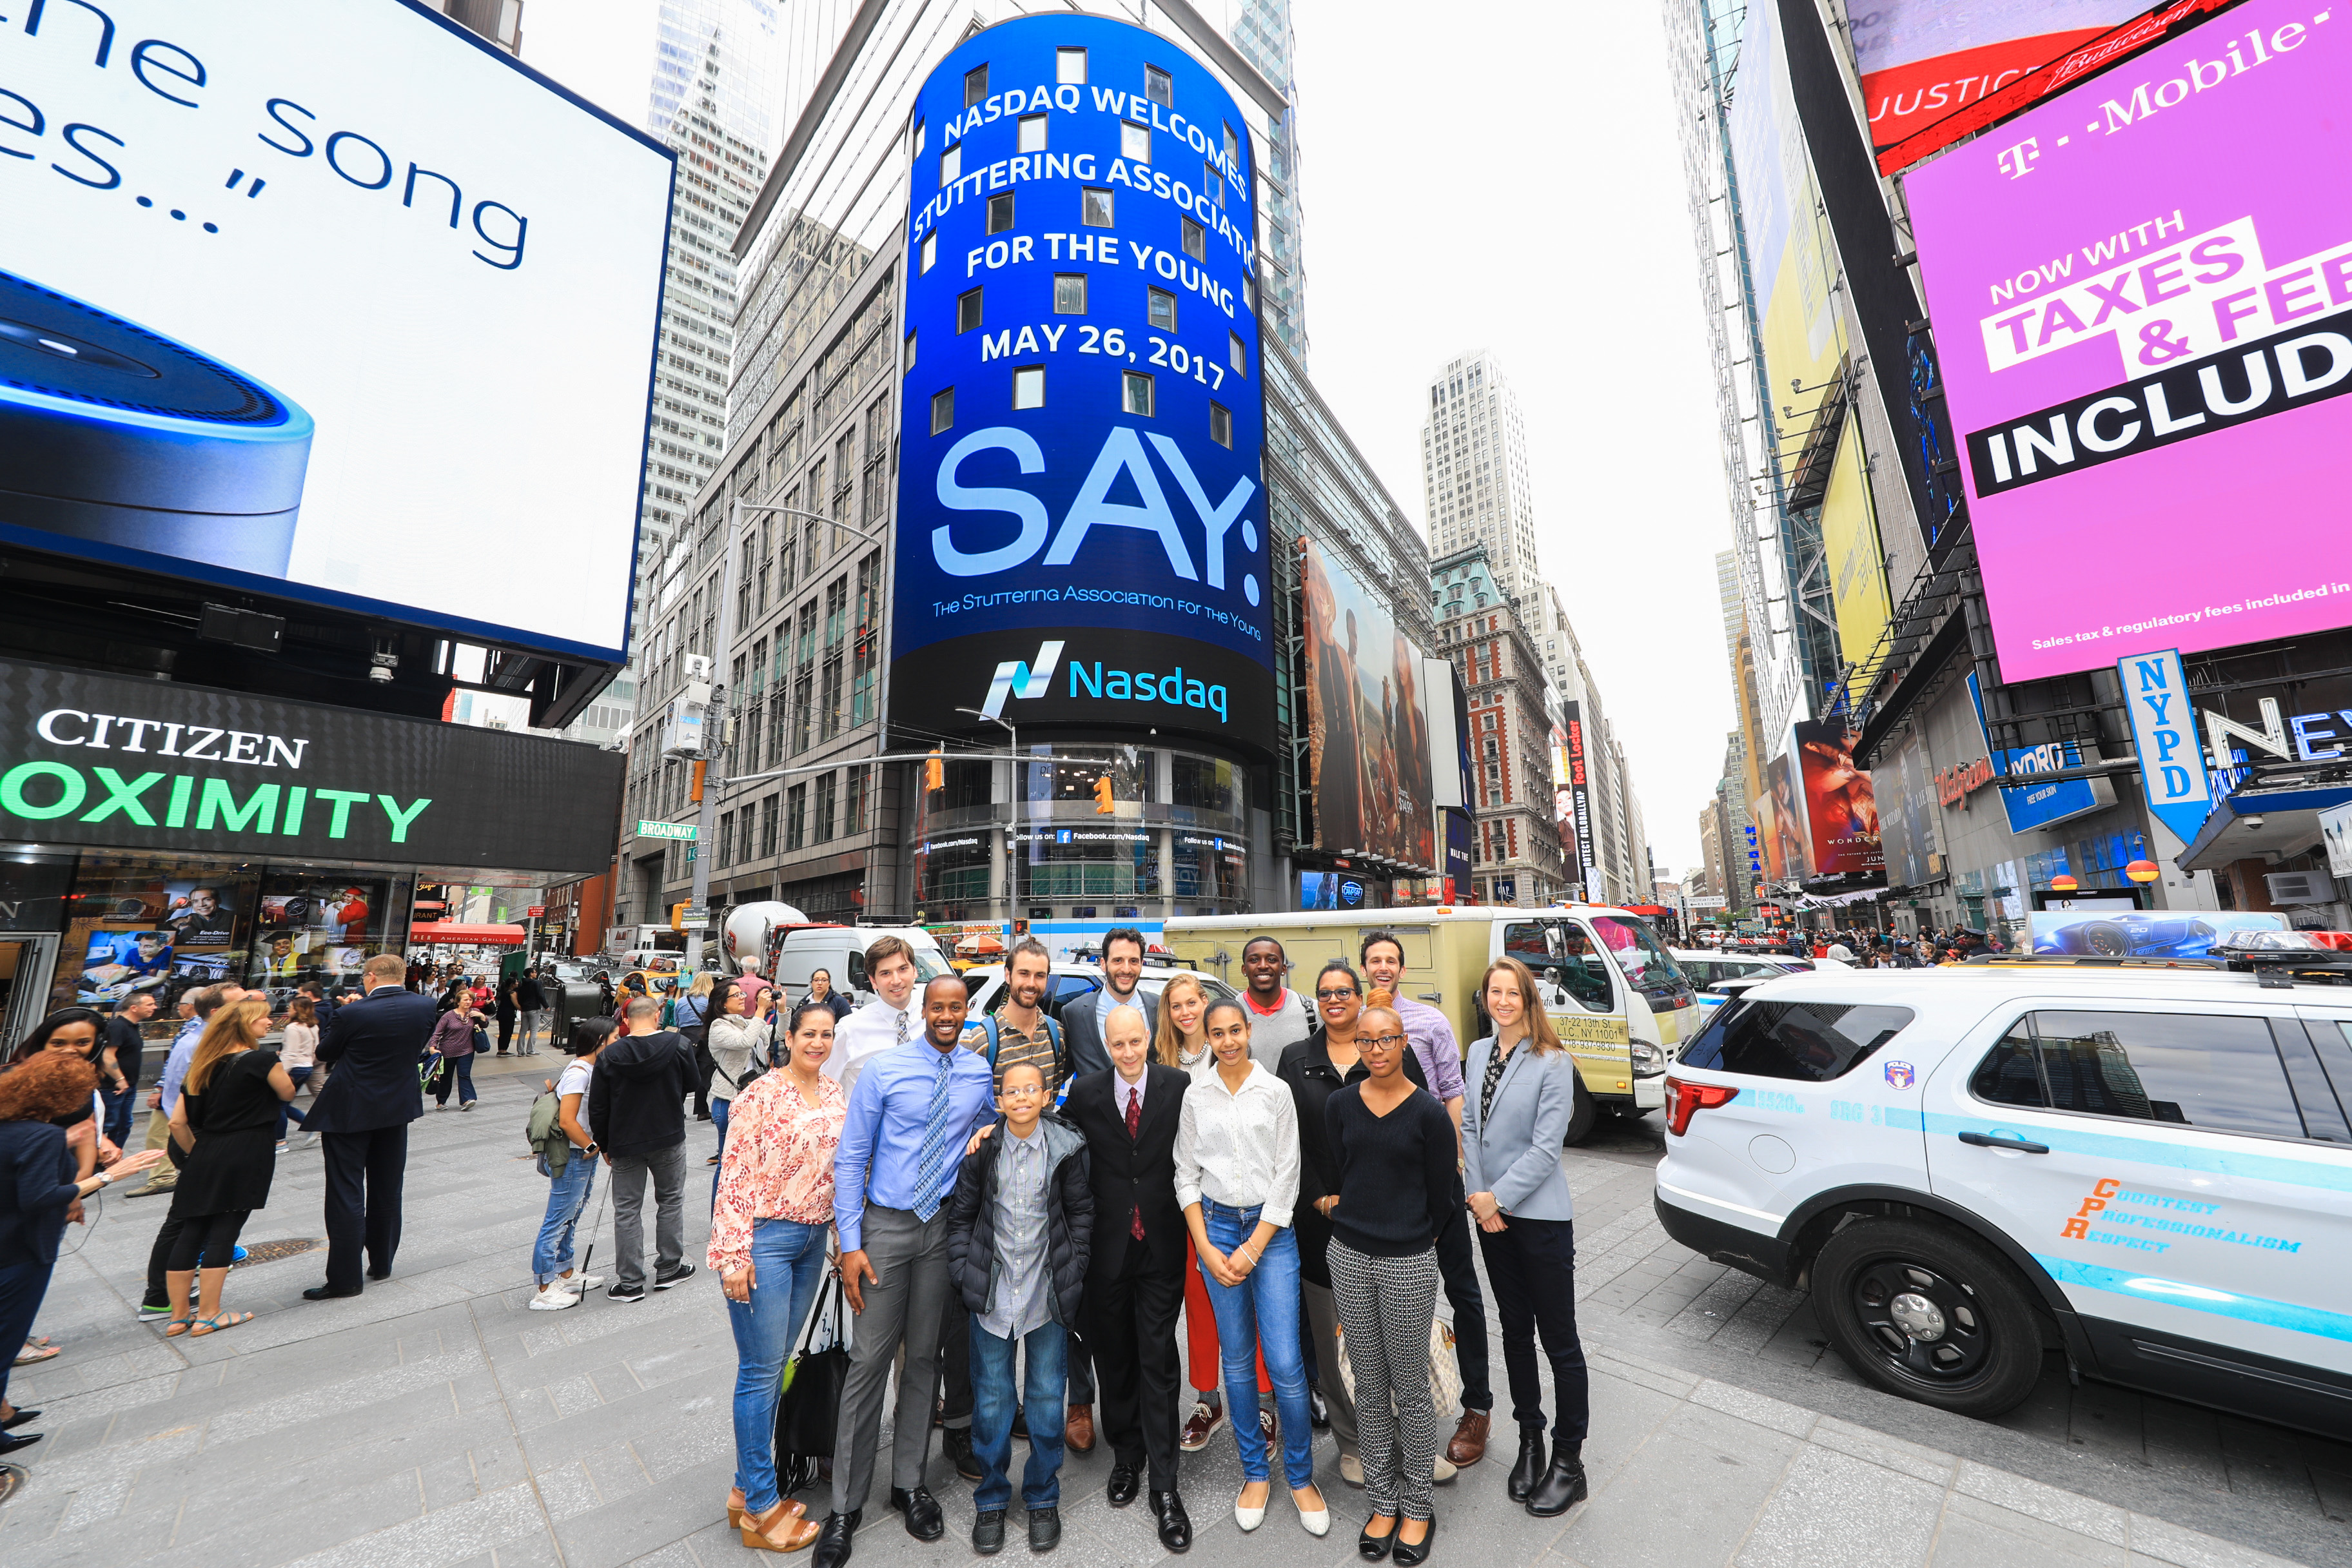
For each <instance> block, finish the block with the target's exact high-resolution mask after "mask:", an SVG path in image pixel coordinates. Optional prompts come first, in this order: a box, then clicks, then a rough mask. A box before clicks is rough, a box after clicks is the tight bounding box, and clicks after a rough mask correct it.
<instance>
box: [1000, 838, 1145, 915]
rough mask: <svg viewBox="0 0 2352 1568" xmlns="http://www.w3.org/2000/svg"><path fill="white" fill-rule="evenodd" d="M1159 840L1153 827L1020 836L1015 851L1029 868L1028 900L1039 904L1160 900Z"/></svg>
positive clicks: (1025, 895)
mask: <svg viewBox="0 0 2352 1568" xmlns="http://www.w3.org/2000/svg"><path fill="white" fill-rule="evenodd" d="M1159 839H1160V835H1159V834H1158V833H1157V832H1155V831H1153V830H1151V829H1150V828H1136V827H1116V826H1110V825H1108V824H1105V825H1104V826H1099V827H1085V826H1074V827H1047V828H1037V829H1028V830H1024V831H1022V832H1019V833H1015V834H1014V835H1013V848H1014V849H1015V850H1017V851H1019V852H1020V854H1021V858H1022V860H1023V862H1024V868H1025V872H1024V880H1025V882H1026V887H1025V888H1024V892H1023V896H1024V898H1026V899H1028V900H1033V901H1034V902H1038V903H1044V902H1046V901H1049V900H1056V901H1067V900H1074V899H1094V898H1101V899H1134V898H1157V897H1158V896H1159V895H1160V857H1159V853H1158V848H1159Z"/></svg>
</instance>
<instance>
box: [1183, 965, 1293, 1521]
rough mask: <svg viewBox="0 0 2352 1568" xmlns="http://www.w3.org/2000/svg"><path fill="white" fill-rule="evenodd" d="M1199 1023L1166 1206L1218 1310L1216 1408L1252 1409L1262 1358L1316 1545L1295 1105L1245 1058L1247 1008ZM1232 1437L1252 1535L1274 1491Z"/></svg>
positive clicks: (1238, 1512)
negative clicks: (1221, 1403) (1211, 1061)
mask: <svg viewBox="0 0 2352 1568" xmlns="http://www.w3.org/2000/svg"><path fill="white" fill-rule="evenodd" d="M1205 1022H1206V1023H1207V1026H1208V1030H1209V1049H1210V1052H1211V1054H1212V1056H1213V1058H1215V1061H1216V1070H1215V1071H1214V1072H1212V1073H1208V1074H1205V1075H1203V1076H1202V1077H1199V1078H1197V1079H1194V1081H1193V1084H1192V1089H1191V1090H1190V1091H1189V1092H1188V1093H1187V1094H1186V1095H1185V1096H1184V1106H1183V1110H1182V1111H1181V1115H1180V1116H1179V1119H1178V1121H1177V1123H1176V1201H1177V1203H1179V1204H1180V1205H1182V1206H1183V1209H1184V1223H1185V1224H1186V1225H1187V1226H1189V1227H1190V1228H1191V1230H1192V1248H1193V1250H1194V1251H1195V1252H1196V1253H1198V1254H1199V1256H1200V1260H1201V1273H1202V1277H1203V1279H1204V1280H1205V1282H1206V1284H1207V1285H1208V1288H1209V1299H1210V1301H1211V1303H1212V1305H1213V1307H1214V1309H1215V1311H1216V1319H1217V1342H1218V1348H1219V1352H1220V1355H1219V1360H1220V1362H1221V1363H1222V1365H1223V1370H1224V1377H1225V1403H1226V1405H1227V1406H1228V1407H1229V1408H1232V1409H1234V1410H1246V1409H1248V1408H1250V1406H1251V1405H1254V1404H1255V1398H1254V1397H1253V1395H1254V1394H1255V1393H1256V1388H1255V1384H1256V1382H1257V1379H1256V1377H1255V1372H1256V1363H1257V1359H1258V1357H1259V1356H1260V1355H1263V1356H1264V1357H1265V1369H1266V1373H1267V1376H1268V1377H1269V1378H1270V1379H1271V1380H1272V1382H1273V1384H1274V1394H1275V1407H1276V1414H1277V1415H1278V1417H1279V1419H1280V1421H1281V1424H1282V1447H1283V1470H1284V1472H1285V1479H1286V1480H1288V1482H1289V1483H1290V1497H1291V1500H1292V1501H1293V1502H1294V1503H1296V1504H1297V1508H1298V1522H1299V1523H1300V1524H1301V1525H1303V1526H1304V1527H1305V1528H1306V1530H1307V1533H1308V1534H1310V1535H1322V1534H1324V1533H1326V1532H1327V1531H1329V1530H1330V1528H1331V1512H1330V1510H1329V1508H1328V1506H1327V1505H1326V1504H1325V1502H1324V1500H1323V1494H1322V1492H1321V1491H1320V1490H1318V1489H1317V1487H1316V1485H1315V1456H1314V1449H1313V1447H1312V1445H1313V1442H1314V1437H1315V1433H1314V1429H1313V1427H1312V1426H1310V1425H1309V1422H1308V1419H1307V1369H1306V1364H1305V1358H1304V1357H1303V1356H1302V1355H1301V1353H1300V1351H1299V1339H1298V1331H1299V1324H1298V1302H1299V1296H1298V1245H1297V1239H1296V1237H1293V1236H1292V1234H1291V1230H1290V1211H1291V1205H1293V1204H1294V1203H1296V1202H1297V1197H1298V1110H1297V1103H1296V1101H1294V1100H1292V1098H1291V1093H1290V1089H1289V1086H1288V1085H1286V1084H1285V1083H1284V1082H1283V1081H1282V1080H1281V1079H1278V1078H1276V1077H1275V1076H1274V1074H1273V1073H1271V1072H1269V1071H1267V1070H1266V1069H1265V1068H1263V1067H1260V1066H1259V1065H1258V1064H1257V1063H1255V1062H1254V1061H1252V1060H1251V1059H1250V1048H1249V1032H1250V1021H1249V1012H1248V1010H1247V1009H1246V1008H1244V1006H1243V1005H1241V1004H1240V1003H1238V1002H1235V1001H1233V1000H1231V999H1227V1000H1224V1001H1220V1002H1213V1003H1211V1004H1210V1005H1209V1009H1208V1013H1207V1016H1206V1019H1205ZM1234 1436H1235V1438H1236V1439H1237V1440H1238V1445H1239V1447H1240V1448H1241V1458H1242V1477H1243V1482H1244V1484H1243V1487H1242V1490H1241V1495H1240V1496H1239V1497H1238V1498H1236V1499H1234V1520H1235V1521H1236V1522H1238V1523H1239V1524H1240V1525H1241V1527H1242V1528H1243V1529H1244V1530H1255V1529H1256V1528H1257V1527H1258V1526H1259V1525H1260V1524H1261V1523H1263V1522H1264V1521H1265V1503H1266V1498H1267V1496H1268V1495H1269V1494H1270V1493H1271V1492H1272V1490H1273V1481H1272V1479H1271V1478H1270V1476H1269V1475H1268V1473H1267V1470H1268V1467H1267V1464H1266V1453H1265V1445H1264V1444H1263V1443H1261V1442H1260V1441H1258V1435H1257V1434H1256V1433H1255V1432H1250V1431H1246V1430H1244V1429H1243V1428H1241V1427H1239V1426H1236V1427H1235V1428H1234Z"/></svg>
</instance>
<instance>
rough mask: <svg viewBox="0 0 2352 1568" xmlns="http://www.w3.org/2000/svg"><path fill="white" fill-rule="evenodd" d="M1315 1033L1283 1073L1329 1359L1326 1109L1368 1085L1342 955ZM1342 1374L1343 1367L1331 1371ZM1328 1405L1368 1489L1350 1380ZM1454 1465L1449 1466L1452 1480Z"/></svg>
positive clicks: (1352, 978)
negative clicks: (1294, 1114)
mask: <svg viewBox="0 0 2352 1568" xmlns="http://www.w3.org/2000/svg"><path fill="white" fill-rule="evenodd" d="M1315 1011H1316V1014H1317V1016H1318V1024H1317V1026H1316V1028H1315V1032H1314V1033H1313V1034H1310V1035H1309V1036H1307V1038H1306V1039H1304V1040H1302V1041H1300V1042H1299V1043H1297V1045H1293V1046H1286V1047H1284V1048H1283V1052H1282V1060H1281V1061H1280V1062H1279V1063H1278V1064H1277V1065H1276V1068H1275V1069H1274V1073H1275V1076H1276V1078H1278V1079H1282V1081H1283V1082H1284V1083H1285V1084H1286V1085H1287V1086H1288V1087H1289V1089H1290V1094H1291V1098H1292V1100H1295V1101H1296V1102H1297V1107H1298V1206H1297V1209H1296V1210H1295V1211H1294V1217H1293V1220H1292V1228H1293V1229H1294V1230H1295V1231H1296V1232H1297V1237H1298V1279H1299V1293H1300V1294H1301V1295H1302V1296H1303V1297H1304V1298H1305V1300H1306V1308H1307V1339H1308V1340H1309V1342H1312V1343H1313V1344H1314V1345H1315V1346H1316V1348H1317V1351H1318V1354H1319V1356H1320V1358H1321V1359H1322V1360H1324V1361H1328V1360H1329V1359H1330V1346H1331V1345H1332V1343H1333V1342H1334V1339H1335V1336H1336V1335H1337V1334H1338V1332H1339V1308H1338V1306H1337V1304H1336V1303H1334V1301H1333V1300H1332V1299H1331V1266H1330V1262H1329V1258H1328V1248H1329V1247H1330V1242H1331V1222H1330V1221H1329V1220H1328V1218H1326V1217H1325V1216H1326V1215H1328V1212H1329V1204H1328V1202H1327V1201H1326V1200H1327V1199H1329V1198H1331V1197H1332V1195H1333V1194H1336V1193H1338V1192H1339V1162H1338V1160H1337V1159H1336V1157H1335V1153H1334V1151H1333V1149H1332V1147H1331V1139H1330V1134H1329V1132H1328V1130H1327V1129H1326V1128H1325V1126H1324V1121H1323V1107H1324V1105H1325V1103H1326V1102H1327V1101H1328V1100H1330V1098H1331V1097H1332V1096H1333V1095H1334V1094H1337V1093H1338V1092H1339V1090H1340V1089H1345V1088H1348V1087H1349V1086H1351V1085H1354V1084H1359V1083H1361V1082H1363V1081H1364V1079H1365V1077H1366V1075H1367V1074H1368V1073H1369V1072H1370V1068H1367V1067H1366V1066H1365V1065H1364V1058H1363V1048H1362V1023H1363V1019H1364V1016H1365V1015H1364V988H1363V984H1362V982H1361V981H1360V980H1359V979H1358V978H1357V975H1356V972H1355V971H1354V970H1352V969H1350V968H1349V966H1348V962H1347V960H1345V959H1341V958H1335V959H1333V960H1331V962H1330V963H1327V964H1325V965H1324V966H1323V972H1322V973H1320V974H1318V975H1317V976H1316V977H1315ZM1402 1070H1403V1071H1404V1072H1405V1074H1406V1076H1407V1079H1408V1080H1409V1081H1410V1082H1411V1083H1412V1084H1413V1086H1414V1087H1416V1088H1421V1089H1426V1088H1428V1087H1429V1086H1428V1084H1427V1082H1426V1081H1425V1080H1424V1079H1423V1076H1422V1070H1421V1063H1420V1062H1419V1061H1418V1060H1417V1059H1415V1057H1414V1055H1413V1053H1412V1051H1410V1050H1408V1051H1406V1052H1405V1055H1404V1068H1403V1069H1402ZM1330 1370H1331V1371H1332V1372H1333V1373H1335V1374H1336V1373H1337V1370H1338V1369H1337V1368H1332V1369H1330ZM1322 1384H1323V1403H1324V1407H1325V1408H1326V1410H1328V1413H1329V1414H1330V1417H1331V1436H1332V1439H1333V1441H1335V1442H1336V1443H1337V1444H1338V1445H1339V1479H1341V1480H1343V1481H1346V1482H1347V1483H1348V1484H1349V1486H1351V1487H1360V1486H1362V1485H1363V1484H1364V1461H1363V1458H1362V1450H1361V1449H1360V1447H1358V1444H1357V1417H1356V1406H1355V1402H1354V1401H1353V1400H1352V1399H1350V1398H1349V1395H1348V1388H1347V1384H1346V1383H1345V1382H1344V1381H1343V1380H1342V1379H1340V1378H1339V1377H1338V1376H1337V1375H1332V1376H1327V1377H1325V1378H1324V1379H1323V1380H1322ZM1452 1473H1453V1468H1452V1467H1451V1466H1448V1467H1446V1474H1447V1475H1448V1476H1451V1475H1452Z"/></svg>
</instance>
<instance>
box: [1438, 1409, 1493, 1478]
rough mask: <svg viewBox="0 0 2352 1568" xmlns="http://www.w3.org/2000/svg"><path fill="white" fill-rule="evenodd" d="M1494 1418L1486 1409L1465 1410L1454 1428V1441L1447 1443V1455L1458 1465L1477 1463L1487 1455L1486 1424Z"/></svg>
mask: <svg viewBox="0 0 2352 1568" xmlns="http://www.w3.org/2000/svg"><path fill="white" fill-rule="evenodd" d="M1492 1419H1493V1417H1492V1416H1490V1415H1488V1414H1487V1413H1486V1411H1484V1410H1465V1411H1464V1412H1463V1413H1462V1419H1461V1421H1460V1422H1459V1423H1458V1424H1456V1425H1455V1426H1454V1441H1452V1442H1451V1443H1448V1444H1446V1445H1445V1457H1446V1458H1449V1459H1451V1460H1453V1461H1454V1463H1455V1464H1457V1465H1475V1464H1476V1463H1477V1462H1478V1461H1479V1460H1481V1459H1483V1458H1486V1426H1487V1424H1488V1422H1489V1421H1491V1420H1492Z"/></svg>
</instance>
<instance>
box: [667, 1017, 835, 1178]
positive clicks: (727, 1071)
mask: <svg viewBox="0 0 2352 1568" xmlns="http://www.w3.org/2000/svg"><path fill="white" fill-rule="evenodd" d="M705 999H706V1001H707V1002H708V1004H709V1008H710V1022H709V1025H708V1026H707V1029H708V1033H707V1034H706V1036H705V1038H704V1050H703V1053H702V1054H703V1055H704V1056H705V1057H707V1058H709V1061H710V1071H709V1074H708V1075H707V1076H706V1079H705V1081H704V1084H703V1088H704V1090H705V1092H707V1093H708V1094H709V1100H710V1121H711V1123H712V1127H713V1129H714V1130H715V1131H717V1132H718V1134H719V1143H718V1146H717V1147H716V1148H714V1149H713V1150H711V1152H710V1163H712V1164H714V1165H716V1164H717V1163H719V1156H720V1155H722V1154H724V1153H725V1152H727V1118H728V1113H729V1111H730V1110H731V1109H732V1104H733V1101H734V1099H735V1095H736V1090H737V1087H738V1086H739V1085H741V1084H746V1083H749V1082H751V1080H752V1079H754V1078H756V1077H757V1076H758V1075H759V1074H761V1073H763V1072H765V1071H767V1069H768V1061H767V1048H768V1039H769V1036H770V1033H771V1029H772V1025H771V1023H770V1020H769V1018H768V1008H767V1002H768V997H767V990H766V988H765V987H764V986H761V985H756V984H752V983H751V982H750V981H748V980H722V981H720V982H719V984H717V985H715V986H713V987H711V989H710V990H709V992H708V993H707V994H706V997H705ZM827 1011H828V1012H830V1011H831V1009H829V1008H828V1009H827ZM680 1032H681V1033H683V1032H684V1031H680ZM710 1196H711V1201H712V1202H713V1203H716V1202H718V1201H719V1178H718V1177H717V1176H715V1175H714V1176H712V1177H711V1178H710Z"/></svg>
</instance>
